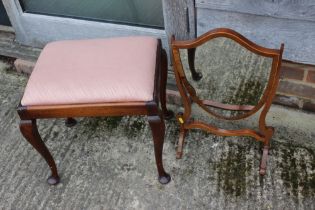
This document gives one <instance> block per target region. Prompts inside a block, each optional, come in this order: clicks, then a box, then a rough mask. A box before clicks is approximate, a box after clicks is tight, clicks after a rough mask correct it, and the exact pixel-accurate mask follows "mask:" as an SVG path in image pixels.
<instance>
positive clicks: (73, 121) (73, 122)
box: [65, 117, 77, 128]
mask: <svg viewBox="0 0 315 210" xmlns="http://www.w3.org/2000/svg"><path fill="white" fill-rule="evenodd" d="M76 124H77V121H76V119H74V118H72V117H68V118H67V119H66V121H65V125H66V126H67V127H69V128H71V127H73V126H75V125H76Z"/></svg>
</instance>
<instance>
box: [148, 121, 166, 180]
mask: <svg viewBox="0 0 315 210" xmlns="http://www.w3.org/2000/svg"><path fill="white" fill-rule="evenodd" d="M148 120H149V124H150V127H151V130H152V135H153V142H154V153H155V161H156V166H157V169H158V173H159V182H160V183H161V184H167V183H169V182H170V181H171V177H170V175H169V174H167V173H166V172H165V170H164V168H163V160H162V153H163V144H164V136H165V124H164V120H163V118H162V117H160V116H148Z"/></svg>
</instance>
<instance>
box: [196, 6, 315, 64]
mask: <svg viewBox="0 0 315 210" xmlns="http://www.w3.org/2000/svg"><path fill="white" fill-rule="evenodd" d="M218 27H228V28H232V29H234V30H236V31H238V32H240V33H242V34H243V35H244V36H246V37H247V38H249V39H251V40H252V41H254V42H256V43H258V44H260V45H262V46H266V47H271V48H279V46H280V43H285V51H284V59H287V60H291V61H294V62H299V63H307V64H315V22H313V21H305V20H294V19H283V18H275V17H267V16H261V15H253V14H245V13H240V12H231V11H222V10H215V9H204V8H197V34H198V35H201V34H203V33H205V32H207V31H208V30H210V29H213V28H218Z"/></svg>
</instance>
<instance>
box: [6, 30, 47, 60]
mask: <svg viewBox="0 0 315 210" xmlns="http://www.w3.org/2000/svg"><path fill="white" fill-rule="evenodd" d="M1 29H2V28H0V55H3V56H7V57H12V58H21V59H23V60H30V61H36V60H37V58H38V56H39V54H40V52H41V49H38V48H33V47H29V46H24V45H21V44H19V43H17V42H15V41H14V39H15V35H14V32H13V31H7V30H1Z"/></svg>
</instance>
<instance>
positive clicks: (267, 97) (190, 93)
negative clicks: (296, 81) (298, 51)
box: [171, 28, 284, 175]
mask: <svg viewBox="0 0 315 210" xmlns="http://www.w3.org/2000/svg"><path fill="white" fill-rule="evenodd" d="M217 37H226V38H230V39H232V40H234V41H235V42H237V43H239V44H240V45H241V46H243V47H245V48H246V49H248V50H249V51H251V52H253V53H256V54H258V55H261V56H265V57H269V58H272V67H271V72H270V76H269V81H268V83H267V87H266V89H265V92H264V93H263V95H262V97H261V99H260V101H259V102H258V104H257V105H256V106H249V105H242V106H240V105H229V104H222V103H219V102H215V101H210V100H201V99H199V98H198V96H197V95H196V91H195V89H194V88H193V86H192V85H191V84H190V83H189V82H188V80H187V78H186V76H185V72H184V70H183V65H182V62H181V58H180V52H179V50H180V49H187V50H188V62H189V67H190V71H191V74H192V78H193V79H194V80H196V81H198V80H200V79H201V77H202V74H200V73H198V72H197V71H196V70H195V67H194V59H195V51H196V47H198V46H200V45H202V44H204V43H205V42H207V41H209V40H211V39H214V38H217ZM171 45H172V52H173V63H174V73H175V77H176V83H177V87H178V89H179V92H180V94H181V97H182V101H183V104H184V113H179V114H178V115H177V119H178V121H179V124H180V136H179V142H178V146H177V152H176V157H177V158H181V157H182V154H183V145H184V139H185V134H186V132H187V131H188V130H189V129H202V130H205V131H208V132H210V133H213V134H215V135H220V136H250V137H253V138H255V139H256V140H257V141H261V142H263V154H262V159H261V163H260V170H259V173H260V174H261V175H264V174H265V173H266V166H267V157H268V152H269V148H270V139H271V137H272V135H273V133H274V128H273V127H270V126H267V125H266V115H267V113H268V111H269V108H270V106H271V103H272V99H273V97H274V96H275V93H276V89H277V86H278V83H279V76H280V66H281V60H282V53H283V49H284V45H283V44H281V47H280V49H269V48H264V47H261V46H258V45H257V44H255V43H253V42H251V41H250V40H248V39H247V38H245V37H244V36H242V35H241V34H239V33H237V32H236V31H233V30H231V29H227V28H218V29H214V30H211V31H209V32H207V33H205V34H203V35H202V36H200V37H198V38H196V39H194V40H188V41H177V40H175V38H174V36H173V37H172V40H171ZM192 103H196V104H198V105H199V106H200V107H201V108H202V109H203V110H205V111H206V112H208V113H209V114H211V115H213V116H214V117H216V118H219V119H223V120H240V119H244V118H247V117H249V116H251V115H253V114H255V113H256V112H257V111H259V110H260V109H261V108H262V111H261V113H260V116H259V122H258V123H259V132H257V131H255V130H252V129H240V130H226V129H221V128H217V127H215V126H213V125H210V124H207V123H205V122H202V121H197V120H193V119H192V118H191V104H192ZM207 106H212V107H215V108H220V109H224V110H233V111H248V112H246V113H244V114H241V115H237V116H233V117H226V116H223V115H220V114H218V113H215V112H213V111H211V110H209V109H207Z"/></svg>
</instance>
